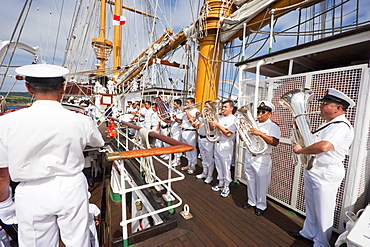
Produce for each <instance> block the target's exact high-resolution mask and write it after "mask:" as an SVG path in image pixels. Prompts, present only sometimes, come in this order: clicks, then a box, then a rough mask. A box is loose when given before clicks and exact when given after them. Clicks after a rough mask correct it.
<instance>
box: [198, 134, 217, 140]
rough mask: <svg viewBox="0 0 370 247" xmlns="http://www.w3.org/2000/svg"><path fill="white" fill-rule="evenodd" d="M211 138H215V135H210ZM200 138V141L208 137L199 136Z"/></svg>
mask: <svg viewBox="0 0 370 247" xmlns="http://www.w3.org/2000/svg"><path fill="white" fill-rule="evenodd" d="M210 137H214V135H210ZM199 138H200V139H204V138H207V136H202V135H199Z"/></svg>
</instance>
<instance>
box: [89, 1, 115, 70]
mask: <svg viewBox="0 0 370 247" xmlns="http://www.w3.org/2000/svg"><path fill="white" fill-rule="evenodd" d="M106 4H107V3H106V0H101V6H100V32H99V38H94V39H92V42H91V45H92V47H93V49H94V52H95V55H96V59H98V60H99V65H98V66H97V67H98V69H99V70H101V72H100V73H98V74H103V73H104V70H105V61H107V60H108V58H109V56H110V53H111V52H112V49H113V43H112V42H111V41H109V40H107V39H105V34H106V19H107V16H106V8H107V7H106Z"/></svg>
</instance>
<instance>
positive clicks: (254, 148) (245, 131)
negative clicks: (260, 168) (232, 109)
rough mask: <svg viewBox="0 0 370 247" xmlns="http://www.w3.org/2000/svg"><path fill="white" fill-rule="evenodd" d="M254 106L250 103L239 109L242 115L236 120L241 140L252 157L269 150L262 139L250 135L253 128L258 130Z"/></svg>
mask: <svg viewBox="0 0 370 247" xmlns="http://www.w3.org/2000/svg"><path fill="white" fill-rule="evenodd" d="M252 105H253V104H252V103H250V104H248V105H245V106H242V107H241V108H239V109H238V112H239V113H240V114H239V116H238V117H237V118H236V119H235V126H236V128H237V129H238V133H239V136H240V139H241V140H242V141H243V143H244V144H245V145H246V147H247V148H248V150H249V152H250V153H251V154H252V155H259V154H263V153H264V152H265V151H266V150H267V148H268V145H267V143H266V142H265V140H263V138H262V137H260V136H255V135H252V134H250V133H249V130H250V129H251V128H254V129H257V130H258V126H257V123H256V120H255V119H254V117H253V115H252Z"/></svg>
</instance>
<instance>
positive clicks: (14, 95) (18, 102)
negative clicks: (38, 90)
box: [0, 92, 32, 108]
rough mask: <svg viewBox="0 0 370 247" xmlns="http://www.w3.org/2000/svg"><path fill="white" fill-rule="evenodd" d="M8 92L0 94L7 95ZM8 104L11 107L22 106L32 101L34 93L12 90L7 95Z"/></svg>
mask: <svg viewBox="0 0 370 247" xmlns="http://www.w3.org/2000/svg"><path fill="white" fill-rule="evenodd" d="M6 94H7V93H5V92H0V95H2V96H4V97H5V96H6ZM5 100H6V104H7V106H8V108H9V107H14V108H17V107H21V106H25V105H27V104H29V103H31V102H32V94H30V93H28V92H10V93H9V95H8V96H7V97H6V99H5Z"/></svg>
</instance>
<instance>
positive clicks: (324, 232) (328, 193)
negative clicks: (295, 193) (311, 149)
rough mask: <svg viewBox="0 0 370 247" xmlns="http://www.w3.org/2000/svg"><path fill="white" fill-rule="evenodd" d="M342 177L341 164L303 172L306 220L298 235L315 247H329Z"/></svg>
mask: <svg viewBox="0 0 370 247" xmlns="http://www.w3.org/2000/svg"><path fill="white" fill-rule="evenodd" d="M344 175H345V170H344V167H343V164H339V165H330V166H327V167H318V166H314V167H313V168H312V169H311V170H309V171H307V170H305V171H304V172H303V176H304V192H305V193H304V194H305V203H306V219H305V221H304V224H303V229H302V230H301V231H300V234H301V235H302V236H304V237H306V238H308V239H310V240H312V241H314V246H315V247H318V246H325V247H329V246H330V244H329V240H330V237H331V233H332V226H333V220H334V210H335V205H336V196H337V192H338V188H339V186H340V184H341V182H342V180H343V178H344Z"/></svg>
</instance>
